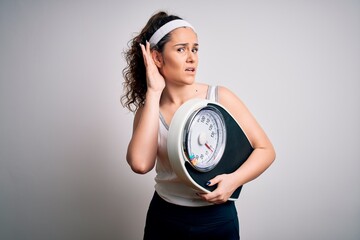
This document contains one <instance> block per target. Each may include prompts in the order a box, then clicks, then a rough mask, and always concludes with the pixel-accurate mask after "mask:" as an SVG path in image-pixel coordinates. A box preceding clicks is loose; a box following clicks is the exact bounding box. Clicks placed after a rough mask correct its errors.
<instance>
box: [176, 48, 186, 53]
mask: <svg viewBox="0 0 360 240" xmlns="http://www.w3.org/2000/svg"><path fill="white" fill-rule="evenodd" d="M177 51H178V52H180V53H183V52H185V48H183V47H181V48H178V49H177Z"/></svg>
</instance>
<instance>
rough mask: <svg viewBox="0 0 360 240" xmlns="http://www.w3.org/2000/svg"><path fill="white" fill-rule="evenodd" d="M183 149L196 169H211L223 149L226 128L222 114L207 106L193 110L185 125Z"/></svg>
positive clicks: (219, 157)
mask: <svg viewBox="0 0 360 240" xmlns="http://www.w3.org/2000/svg"><path fill="white" fill-rule="evenodd" d="M184 130H185V134H184V136H185V140H184V145H183V146H184V151H185V155H186V156H187V158H188V161H189V162H190V164H191V165H192V166H193V167H194V168H195V169H197V170H198V171H202V172H207V171H210V170H212V169H213V168H214V167H215V166H216V165H217V164H218V163H219V161H220V159H221V157H222V154H223V152H224V149H225V141H226V128H225V122H224V119H223V116H222V114H221V113H220V112H219V110H217V109H216V108H215V107H212V106H207V107H204V108H202V109H200V110H199V111H197V112H195V113H194V114H193V116H192V118H190V120H189V121H188V123H187V126H185V129H184Z"/></svg>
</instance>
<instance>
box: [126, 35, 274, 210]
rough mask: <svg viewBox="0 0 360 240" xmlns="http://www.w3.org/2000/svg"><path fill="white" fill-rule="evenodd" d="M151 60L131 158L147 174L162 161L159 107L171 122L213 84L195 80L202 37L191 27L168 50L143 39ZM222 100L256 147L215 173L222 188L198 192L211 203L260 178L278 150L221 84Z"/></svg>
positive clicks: (134, 166)
mask: <svg viewBox="0 0 360 240" xmlns="http://www.w3.org/2000/svg"><path fill="white" fill-rule="evenodd" d="M141 49H142V53H143V57H144V62H145V66H146V75H147V86H148V90H147V93H146V102H145V104H144V106H143V107H141V108H139V109H138V111H137V112H136V114H135V118H134V124H133V135H132V138H131V140H130V143H129V146H128V151H127V161H128V163H129V165H130V166H131V168H132V170H133V171H134V172H136V173H140V174H145V173H147V172H149V171H150V170H152V169H153V167H154V166H155V163H156V154H157V147H158V142H157V141H158V130H159V113H160V112H161V113H162V115H163V116H164V118H165V121H166V122H167V123H168V124H169V123H170V122H171V118H172V117H173V115H174V113H175V112H176V110H177V109H178V108H179V107H180V106H181V105H182V104H183V103H184V102H186V101H187V100H189V99H192V98H203V99H205V98H206V93H207V89H208V85H206V84H201V83H197V82H195V76H196V70H197V66H198V51H197V50H198V39H197V35H196V33H195V32H194V31H193V30H192V29H191V28H177V29H175V30H173V31H172V32H171V37H170V41H169V42H167V43H166V44H165V47H164V51H163V53H159V52H158V51H156V50H150V44H149V43H146V45H145V46H144V45H141ZM218 96H219V103H220V104H221V105H223V106H224V107H225V108H226V109H227V110H228V111H229V112H230V113H231V114H232V116H233V117H234V118H235V119H236V120H237V122H238V123H239V124H240V126H241V127H242V129H243V131H244V132H245V133H246V134H247V136H248V138H249V140H250V142H251V144H252V146H253V148H254V151H253V152H252V154H251V155H250V156H249V158H248V159H247V161H246V162H245V163H244V164H243V165H242V166H241V167H240V168H239V169H237V170H236V171H235V172H233V173H231V174H222V175H218V176H216V177H215V178H213V179H210V180H209V182H210V185H211V186H212V185H216V184H217V188H216V189H215V190H214V191H213V192H210V193H198V195H199V196H200V197H201V198H202V199H204V200H205V201H208V202H210V203H215V204H220V203H224V202H226V201H227V200H228V199H229V197H230V196H231V195H232V193H233V192H234V191H235V190H236V189H237V188H238V187H239V186H241V185H243V184H245V183H247V182H249V181H251V180H253V179H255V178H256V177H258V176H259V175H260V174H261V173H263V172H264V171H265V170H266V169H267V168H268V167H269V166H270V165H271V163H272V162H273V161H274V159H275V151H274V148H273V146H272V144H271V142H270V140H269V138H268V137H267V136H266V134H265V132H264V131H263V129H262V128H261V126H260V125H259V124H258V123H257V121H256V119H255V118H254V117H253V115H252V114H251V113H250V111H249V110H248V109H247V108H246V106H245V105H244V103H243V102H242V101H241V100H240V99H239V98H238V97H237V96H236V95H235V94H234V93H233V92H231V91H230V90H229V89H227V88H225V87H221V86H220V87H219V89H218ZM138 149H141V151H137V150H138Z"/></svg>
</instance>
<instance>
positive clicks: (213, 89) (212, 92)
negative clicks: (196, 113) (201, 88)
mask: <svg viewBox="0 0 360 240" xmlns="http://www.w3.org/2000/svg"><path fill="white" fill-rule="evenodd" d="M206 98H207V99H208V100H211V101H215V102H217V101H218V86H209V88H208V93H207V97H206Z"/></svg>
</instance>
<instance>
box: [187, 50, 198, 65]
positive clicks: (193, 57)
mask: <svg viewBox="0 0 360 240" xmlns="http://www.w3.org/2000/svg"><path fill="white" fill-rule="evenodd" d="M196 57H197V56H196V53H194V52H193V51H188V54H187V59H186V61H187V62H190V63H193V62H195V60H196Z"/></svg>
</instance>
